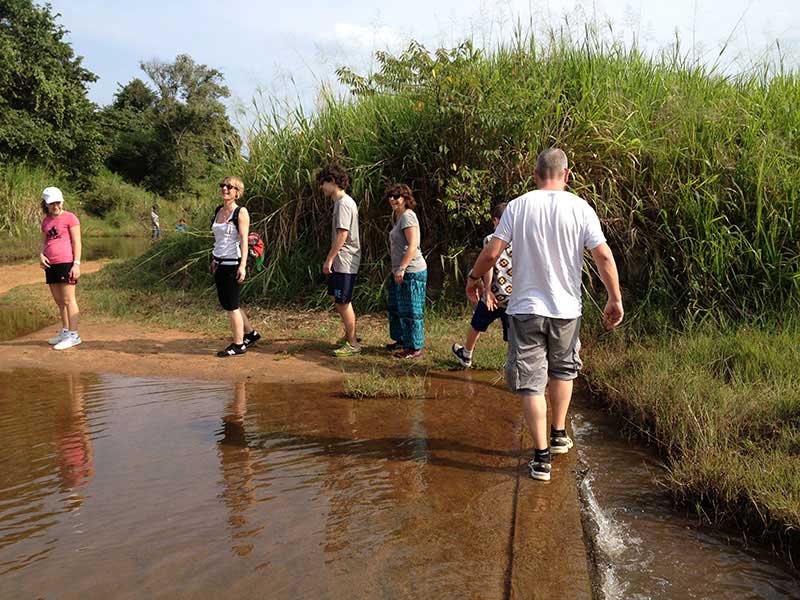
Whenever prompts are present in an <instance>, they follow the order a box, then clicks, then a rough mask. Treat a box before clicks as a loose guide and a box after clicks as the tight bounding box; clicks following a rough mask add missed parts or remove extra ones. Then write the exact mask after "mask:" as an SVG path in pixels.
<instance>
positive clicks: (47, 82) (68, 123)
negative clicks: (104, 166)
mask: <svg viewBox="0 0 800 600" xmlns="http://www.w3.org/2000/svg"><path fill="white" fill-rule="evenodd" d="M58 16H59V15H58V14H54V13H53V12H52V8H51V7H50V5H49V4H45V5H44V6H37V5H35V4H34V3H33V2H32V0H0V160H2V161H15V160H27V161H31V162H34V163H40V164H45V165H48V166H52V167H62V168H65V169H67V170H69V171H71V172H72V173H73V174H78V173H81V174H86V173H91V172H93V171H94V170H95V169H96V167H97V166H98V165H99V161H100V154H99V148H98V142H99V130H98V127H97V125H96V122H95V119H94V110H95V105H94V104H93V103H92V102H90V101H89V99H88V97H87V95H86V91H87V90H86V85H87V84H88V83H91V82H93V81H96V79H97V76H96V75H95V74H94V73H92V72H91V71H89V70H87V69H85V68H83V67H82V66H81V61H82V58H81V57H79V56H78V57H76V56H75V55H74V54H73V51H72V48H71V47H70V45H69V44H68V43H66V42H65V41H64V39H63V38H64V36H65V34H66V33H67V32H66V31H65V30H64V28H63V27H61V26H60V25H58V24H56V18H57V17H58Z"/></svg>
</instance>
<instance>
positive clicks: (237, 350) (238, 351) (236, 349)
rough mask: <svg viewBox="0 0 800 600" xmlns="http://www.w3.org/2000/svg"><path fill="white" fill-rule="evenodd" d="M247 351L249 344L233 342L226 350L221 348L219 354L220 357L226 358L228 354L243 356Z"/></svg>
mask: <svg viewBox="0 0 800 600" xmlns="http://www.w3.org/2000/svg"><path fill="white" fill-rule="evenodd" d="M245 352H247V344H231V345H230V346H228V347H227V348H225V350H220V351H219V352H217V356H219V357H220V358H226V357H228V356H241V355H242V354H244V353H245Z"/></svg>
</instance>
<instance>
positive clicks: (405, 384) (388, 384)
mask: <svg viewBox="0 0 800 600" xmlns="http://www.w3.org/2000/svg"><path fill="white" fill-rule="evenodd" d="M344 394H345V396H348V397H350V398H359V399H361V398H401V399H410V398H422V397H424V396H425V394H426V385H425V376H424V375H404V376H392V375H387V373H386V372H385V371H379V370H377V369H373V370H372V371H370V372H368V373H353V374H348V375H346V376H345V380H344Z"/></svg>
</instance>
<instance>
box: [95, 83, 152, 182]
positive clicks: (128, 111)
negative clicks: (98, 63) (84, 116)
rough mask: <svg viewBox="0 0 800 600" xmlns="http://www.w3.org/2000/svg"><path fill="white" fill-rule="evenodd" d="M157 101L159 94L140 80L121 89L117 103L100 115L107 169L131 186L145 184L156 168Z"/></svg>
mask: <svg viewBox="0 0 800 600" xmlns="http://www.w3.org/2000/svg"><path fill="white" fill-rule="evenodd" d="M157 101H158V96H157V95H156V93H155V92H154V91H153V90H151V89H150V88H149V87H147V84H145V83H144V82H143V81H142V80H141V79H138V78H137V79H133V80H132V81H131V82H130V83H128V84H127V85H124V86H123V85H119V90H118V91H117V93H116V94H115V95H114V102H113V103H111V104H110V105H109V106H107V107H105V108H104V109H103V110H102V112H101V113H100V120H101V126H102V129H103V132H104V134H105V135H104V136H103V137H104V139H105V140H106V145H105V148H104V155H105V157H106V158H105V163H106V166H107V167H108V168H109V169H110V170H111V171H113V172H115V173H118V174H120V175H121V176H122V177H123V178H125V179H126V180H128V181H130V182H131V183H136V184H141V183H143V182H144V180H145V179H146V178H147V177H148V176H149V175H150V171H151V169H152V167H153V155H154V152H155V150H156V148H155V145H156V143H155V139H154V138H155V133H154V128H153V118H152V111H153V110H154V108H155V105H156V102H157Z"/></svg>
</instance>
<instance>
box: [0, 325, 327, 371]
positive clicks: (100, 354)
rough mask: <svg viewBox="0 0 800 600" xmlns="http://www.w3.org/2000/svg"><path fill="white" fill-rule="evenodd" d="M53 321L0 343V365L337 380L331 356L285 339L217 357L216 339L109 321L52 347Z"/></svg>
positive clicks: (218, 342)
mask: <svg viewBox="0 0 800 600" xmlns="http://www.w3.org/2000/svg"><path fill="white" fill-rule="evenodd" d="M55 330H56V325H53V326H51V327H48V328H45V329H42V330H41V331H37V332H35V333H32V334H30V335H27V336H24V337H21V338H17V339H15V340H12V341H8V342H2V343H0V367H2V368H17V367H19V368H24V367H42V366H43V364H46V366H47V367H48V368H50V369H57V370H66V371H74V372H79V371H92V372H98V371H103V372H107V373H122V374H127V375H136V376H148V377H173V376H178V377H189V378H198V379H207V380H216V381H219V380H225V381H243V380H246V381H269V382H273V383H313V382H331V381H337V380H341V378H342V371H341V369H340V368H339V365H338V364H337V363H336V359H334V358H333V357H328V356H325V355H324V354H323V353H322V352H319V351H313V350H309V351H303V355H302V358H301V357H297V356H294V355H293V354H292V353H291V352H294V351H295V350H296V348H297V346H296V345H295V347H292V346H291V345H290V344H289V343H287V342H280V343H275V344H270V343H269V342H267V343H264V342H263V340H262V341H261V342H260V343H259V345H258V346H256V347H255V348H251V349H250V350H249V351H248V352H247V354H245V355H244V356H237V357H234V358H224V359H221V358H217V357H216V356H215V353H216V351H217V350H220V349H221V348H224V347H225V346H227V345H228V343H229V341H228V340H225V339H221V338H204V337H199V336H197V335H193V334H187V333H186V332H182V331H177V330H173V329H156V328H153V327H145V326H139V325H133V324H127V323H118V322H111V321H104V322H99V323H98V322H96V321H95V322H89V323H87V324H86V325H81V328H80V332H81V338H82V339H83V340H84V341H83V343H82V344H81V345H80V346H76V347H75V348H70V349H69V350H62V351H56V350H53V349H52V347H51V346H49V345H48V344H47V338H49V337H51V336H53V335H54V334H55Z"/></svg>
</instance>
